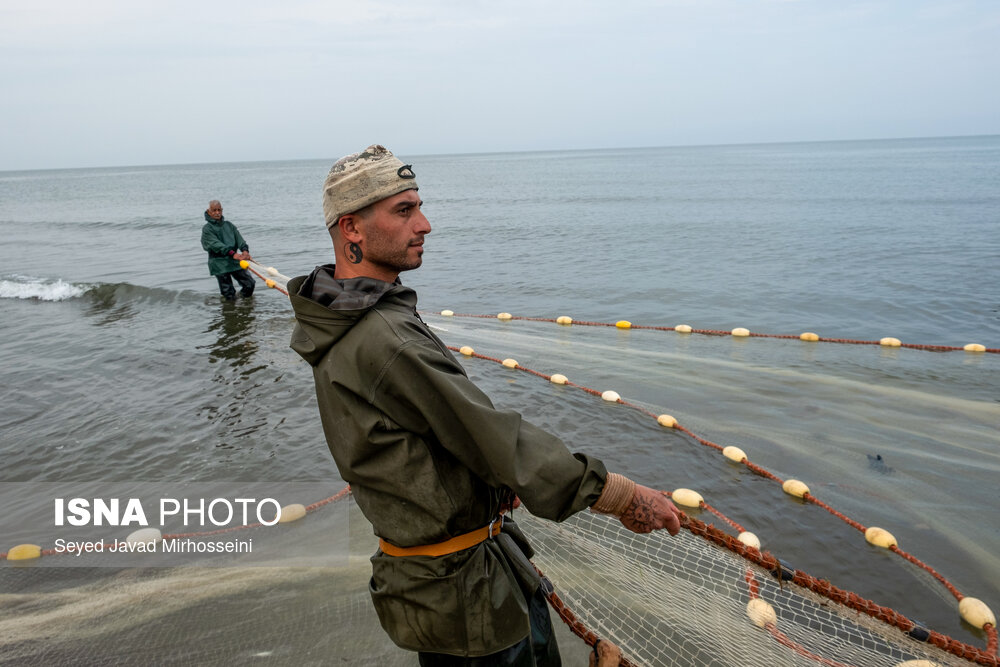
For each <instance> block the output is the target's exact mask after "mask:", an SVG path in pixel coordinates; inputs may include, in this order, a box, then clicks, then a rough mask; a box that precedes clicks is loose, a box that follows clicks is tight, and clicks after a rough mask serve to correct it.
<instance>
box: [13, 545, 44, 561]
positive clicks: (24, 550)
mask: <svg viewBox="0 0 1000 667" xmlns="http://www.w3.org/2000/svg"><path fill="white" fill-rule="evenodd" d="M41 557H42V548H41V547H40V546H38V545H37V544H18V545H17V546H16V547H14V548H13V549H11V550H10V551H8V552H7V560H32V559H34V558H41Z"/></svg>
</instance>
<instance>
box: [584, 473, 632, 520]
mask: <svg viewBox="0 0 1000 667" xmlns="http://www.w3.org/2000/svg"><path fill="white" fill-rule="evenodd" d="M634 495H635V482H633V481H632V480H630V479H629V478H628V477H625V476H624V475H619V474H617V473H613V472H609V473H608V478H607V481H605V482H604V489H603V490H602V491H601V496H600V497H599V498H598V499H597V502H596V503H594V504H593V505H591V506H590V509H591V511H593V512H597V513H598V514H613V515H614V516H621V515H622V514H624V513H625V510H627V509H628V507H629V505H631V504H632V497H633V496H634Z"/></svg>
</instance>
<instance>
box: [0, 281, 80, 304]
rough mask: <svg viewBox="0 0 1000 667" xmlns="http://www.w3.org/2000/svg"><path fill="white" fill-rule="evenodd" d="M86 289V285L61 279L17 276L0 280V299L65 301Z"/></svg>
mask: <svg viewBox="0 0 1000 667" xmlns="http://www.w3.org/2000/svg"><path fill="white" fill-rule="evenodd" d="M88 289H89V286H87V285H74V284H72V283H67V282H64V281H62V280H56V281H55V282H52V281H48V280H40V279H38V278H28V277H20V276H19V277H18V278H17V279H14V280H0V299H38V300H39V301H65V300H66V299H74V298H76V297H78V296H80V295H82V294H83V293H84V292H86V291H87V290H88Z"/></svg>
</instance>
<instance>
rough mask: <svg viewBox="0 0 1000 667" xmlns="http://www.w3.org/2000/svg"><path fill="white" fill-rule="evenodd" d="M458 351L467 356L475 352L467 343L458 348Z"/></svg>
mask: <svg viewBox="0 0 1000 667" xmlns="http://www.w3.org/2000/svg"><path fill="white" fill-rule="evenodd" d="M458 351H459V352H461V353H462V354H464V355H465V356H467V357H471V356H472V355H473V354H475V353H476V351H475V350H473V349H472V348H471V347H469V346H468V345H463V346H462V347H460V348H458Z"/></svg>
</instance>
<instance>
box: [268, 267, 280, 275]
mask: <svg viewBox="0 0 1000 667" xmlns="http://www.w3.org/2000/svg"><path fill="white" fill-rule="evenodd" d="M267 275H269V276H276V275H278V269H276V268H274V267H273V266H269V267H267Z"/></svg>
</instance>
